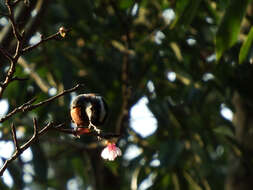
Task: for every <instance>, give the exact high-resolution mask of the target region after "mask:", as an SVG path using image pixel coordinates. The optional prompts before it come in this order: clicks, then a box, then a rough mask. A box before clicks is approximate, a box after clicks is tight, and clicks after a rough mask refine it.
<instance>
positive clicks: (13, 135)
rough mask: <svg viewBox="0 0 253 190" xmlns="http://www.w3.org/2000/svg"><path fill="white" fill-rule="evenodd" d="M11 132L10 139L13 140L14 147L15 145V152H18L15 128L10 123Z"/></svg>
mask: <svg viewBox="0 0 253 190" xmlns="http://www.w3.org/2000/svg"><path fill="white" fill-rule="evenodd" d="M11 132H12V138H13V142H14V145H15V149H16V151H19V149H20V148H19V145H18V140H17V135H16V128H15V126H14V123H12V125H11Z"/></svg>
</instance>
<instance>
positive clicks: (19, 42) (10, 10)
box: [0, 0, 70, 98]
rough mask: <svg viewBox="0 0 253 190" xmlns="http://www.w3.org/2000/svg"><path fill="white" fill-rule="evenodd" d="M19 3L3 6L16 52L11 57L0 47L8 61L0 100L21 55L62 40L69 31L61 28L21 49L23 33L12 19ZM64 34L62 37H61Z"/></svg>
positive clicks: (8, 3) (0, 91) (7, 3)
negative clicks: (15, 41) (49, 42)
mask: <svg viewBox="0 0 253 190" xmlns="http://www.w3.org/2000/svg"><path fill="white" fill-rule="evenodd" d="M19 2H20V0H16V1H14V2H11V0H6V1H5V4H6V6H7V9H8V17H9V20H10V23H11V26H12V30H13V34H14V37H15V39H16V40H17V45H16V50H15V54H14V56H12V55H11V54H10V53H9V52H7V51H5V50H4V49H3V48H1V47H0V53H1V54H2V55H3V56H4V57H5V58H6V59H8V60H9V61H10V68H9V70H8V74H7V76H6V77H5V80H4V82H2V83H1V88H0V98H1V97H2V95H3V93H4V90H5V89H6V88H7V86H8V85H9V83H10V82H11V81H12V78H13V75H14V73H15V71H16V65H17V61H18V59H19V57H20V55H21V54H24V53H26V52H28V51H31V50H33V49H34V48H36V47H38V46H39V45H41V44H42V43H44V42H47V41H49V40H52V39H57V38H58V37H59V38H64V37H65V35H66V34H67V33H68V32H69V31H70V30H68V29H64V28H63V27H61V28H60V29H59V31H58V32H57V33H55V34H53V35H51V36H48V37H47V38H45V39H42V40H41V41H40V42H39V43H37V44H35V45H31V46H28V47H26V48H23V42H24V40H25V37H24V32H22V33H20V32H19V29H18V26H17V24H16V22H15V19H14V10H13V9H14V7H15V6H16V5H17V4H18V3H19ZM63 34H64V35H63Z"/></svg>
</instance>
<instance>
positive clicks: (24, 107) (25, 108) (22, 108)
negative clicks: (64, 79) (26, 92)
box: [0, 84, 82, 123]
mask: <svg viewBox="0 0 253 190" xmlns="http://www.w3.org/2000/svg"><path fill="white" fill-rule="evenodd" d="M81 86H82V85H81V84H78V85H76V86H75V87H73V88H71V89H68V90H64V91H62V92H61V93H59V94H58V95H56V96H53V97H51V98H49V99H47V100H44V101H41V102H39V103H37V104H33V103H34V102H35V100H36V98H33V99H31V100H29V101H28V102H26V103H24V104H23V105H21V106H19V107H17V108H15V109H14V110H12V111H11V112H10V113H8V114H7V115H6V116H4V117H2V118H1V119H0V123H2V122H4V121H5V120H7V119H9V118H10V117H12V116H13V115H15V114H16V113H19V112H27V111H30V110H33V109H35V108H37V107H39V106H42V105H44V104H46V103H49V102H52V101H53V100H55V99H57V98H59V97H61V96H64V95H65V94H68V93H71V92H73V91H76V90H77V89H79V88H80V87H81Z"/></svg>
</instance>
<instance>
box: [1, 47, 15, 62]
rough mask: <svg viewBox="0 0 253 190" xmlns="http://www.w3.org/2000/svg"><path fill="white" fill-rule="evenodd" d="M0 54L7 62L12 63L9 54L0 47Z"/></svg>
mask: <svg viewBox="0 0 253 190" xmlns="http://www.w3.org/2000/svg"><path fill="white" fill-rule="evenodd" d="M0 53H1V54H2V55H3V56H4V57H5V58H6V59H8V60H9V61H12V60H13V58H12V56H11V55H10V54H9V52H7V51H6V50H5V49H4V48H2V47H0Z"/></svg>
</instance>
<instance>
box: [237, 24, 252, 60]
mask: <svg viewBox="0 0 253 190" xmlns="http://www.w3.org/2000/svg"><path fill="white" fill-rule="evenodd" d="M252 41H253V27H251V29H250V32H249V34H248V36H247V39H246V40H245V41H244V42H243V45H242V47H241V49H240V54H239V63H240V64H241V63H243V62H244V61H245V60H246V58H247V56H248V53H249V50H250V47H251V46H252Z"/></svg>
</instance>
